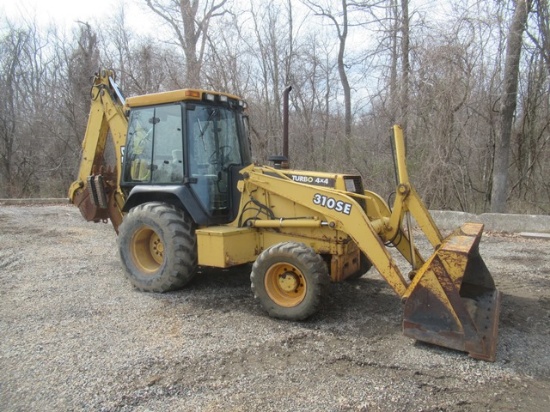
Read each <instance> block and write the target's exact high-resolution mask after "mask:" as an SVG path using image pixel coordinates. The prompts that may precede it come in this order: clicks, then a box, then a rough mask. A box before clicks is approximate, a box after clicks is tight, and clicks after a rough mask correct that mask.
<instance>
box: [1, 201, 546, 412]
mask: <svg viewBox="0 0 550 412" xmlns="http://www.w3.org/2000/svg"><path fill="white" fill-rule="evenodd" d="M0 241H1V244H2V248H1V249H0V280H1V282H2V287H1V288H0V336H1V340H0V411H88V410H92V411H168V410H171V411H177V410H180V411H187V410H189V411H220V410H223V411H379V410H383V411H392V410H395V411H404V410H407V411H480V410H489V411H507V410H509V411H512V410H513V411H517V410H521V411H540V410H548V408H549V406H548V405H549V402H550V354H549V353H548V342H549V340H550V327H549V326H550V287H549V286H550V257H549V255H548V245H549V241H548V240H536V239H524V238H521V237H519V236H504V235H497V234H486V235H485V236H484V238H483V241H482V244H481V254H482V256H483V257H484V259H485V261H486V263H487V266H488V267H489V269H490V270H491V272H492V274H493V277H494V278H495V281H496V283H497V285H498V288H499V289H500V290H501V291H502V292H503V302H502V313H501V320H500V335H499V343H498V352H497V361H496V362H495V363H488V362H483V361H477V360H474V359H471V358H469V357H468V356H467V355H465V354H463V353H460V352H455V351H451V350H446V349H443V348H439V347H435V346H431V345H427V344H422V343H418V342H415V341H413V340H411V339H409V338H406V337H404V336H402V334H401V316H402V314H401V310H402V305H401V303H400V301H399V299H398V297H397V296H396V295H395V294H394V293H393V292H392V290H391V289H390V288H389V287H388V286H387V285H386V283H385V282H384V281H383V280H382V278H381V277H380V276H379V275H378V274H377V272H376V271H375V270H372V271H371V272H372V273H371V272H369V273H368V274H367V275H366V276H364V277H363V278H361V279H360V280H358V281H354V282H344V283H340V284H334V285H332V286H331V293H330V296H329V298H328V300H327V301H326V304H325V305H324V307H323V308H322V310H321V311H320V312H319V313H318V314H317V315H315V316H314V317H313V318H312V319H310V320H309V321H306V322H302V323H298V322H285V321H280V320H275V319H271V318H269V317H267V316H266V315H265V314H264V313H263V311H262V310H261V308H260V306H259V304H258V303H257V302H255V301H254V299H253V297H252V294H251V291H250V286H249V268H248V267H246V268H240V269H238V270H231V271H220V270H209V271H204V272H203V273H201V274H200V275H199V276H198V277H197V278H196V279H195V280H194V281H193V282H192V283H191V284H190V285H189V286H188V287H187V288H186V289H184V290H182V291H179V292H175V293H169V294H147V293H141V292H137V291H135V290H134V289H133V288H132V287H131V286H130V285H129V283H128V282H127V281H126V280H125V278H124V276H123V274H122V269H121V268H120V264H119V261H118V256H117V252H116V238H115V234H114V232H113V230H112V229H111V226H110V225H104V224H93V223H86V222H84V221H83V220H82V219H81V217H80V214H79V212H78V210H77V209H76V208H73V207H70V206H59V205H57V206H28V207H25V206H4V207H0Z"/></svg>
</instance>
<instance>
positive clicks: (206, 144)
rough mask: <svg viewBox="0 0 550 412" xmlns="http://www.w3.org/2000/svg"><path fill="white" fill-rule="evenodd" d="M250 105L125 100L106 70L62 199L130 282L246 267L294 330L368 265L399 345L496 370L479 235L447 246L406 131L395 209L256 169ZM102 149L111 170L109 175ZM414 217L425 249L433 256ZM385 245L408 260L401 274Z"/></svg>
mask: <svg viewBox="0 0 550 412" xmlns="http://www.w3.org/2000/svg"><path fill="white" fill-rule="evenodd" d="M245 108H246V103H245V102H244V101H243V100H241V99H240V98H239V97H237V96H233V95H229V94H225V93H217V92H211V91H205V90H196V89H184V90H176V91H171V92H165V93H155V94H149V95H143V96H136V97H131V98H128V99H125V98H124V97H123V95H122V93H121V92H120V90H119V88H118V86H117V85H116V83H115V81H114V73H113V72H112V71H110V70H102V71H100V72H99V73H97V74H96V75H95V78H94V81H93V85H92V89H91V110H90V115H89V120H88V126H87V130H86V135H85V137H84V140H83V144H82V149H83V151H82V161H81V165H80V171H79V175H78V179H77V180H76V181H75V182H74V183H73V184H72V185H71V187H70V189H69V198H70V200H71V202H72V203H74V204H75V205H77V206H78V207H79V209H80V211H81V213H82V215H83V216H84V218H85V219H86V220H88V221H94V222H99V221H106V220H107V219H110V221H111V223H112V225H113V227H114V229H115V230H116V231H117V233H118V249H119V254H120V258H121V261H122V266H123V268H124V271H125V274H126V276H127V277H128V279H129V281H130V282H131V283H132V284H133V285H134V286H135V287H136V288H138V289H140V290H143V291H154V292H165V291H169V290H174V289H178V288H181V287H183V286H184V285H185V284H187V283H188V282H189V281H190V280H191V279H192V278H193V276H194V275H195V273H196V272H197V267H198V266H210V267H217V268H227V267H232V266H236V265H243V264H247V263H253V265H252V272H251V276H250V278H251V284H252V290H253V293H254V295H255V297H256V298H257V299H258V300H259V302H260V304H261V305H262V306H263V308H264V309H265V310H266V312H267V313H269V315H271V316H274V317H277V318H282V319H289V320H301V319H305V318H307V317H308V316H310V315H312V314H313V313H315V311H316V310H317V309H318V308H319V305H320V304H321V303H322V302H323V300H324V297H325V293H326V291H327V287H328V286H329V284H330V282H331V281H332V282H339V281H343V280H346V279H352V278H357V277H360V276H362V275H363V274H364V273H365V272H366V271H367V270H368V269H369V268H370V267H371V266H374V267H375V268H376V270H377V271H378V272H380V275H381V276H382V277H383V278H384V279H385V280H386V281H387V283H388V284H389V285H390V286H391V288H392V289H393V290H394V291H395V293H396V294H397V295H398V296H399V297H401V299H402V301H403V303H404V316H403V332H404V334H405V335H406V336H409V337H412V338H414V339H417V340H420V341H424V342H429V343H433V344H436V345H441V346H444V347H448V348H452V349H456V350H459V351H464V352H468V353H469V354H470V356H472V357H474V358H478V359H483V360H489V361H494V359H495V352H496V341H497V331H498V317H499V309H500V294H499V292H498V291H497V290H496V288H495V284H494V282H493V279H492V277H491V274H490V273H489V271H488V270H487V267H486V266H485V264H484V262H483V260H482V258H481V257H480V255H479V251H478V247H479V243H480V239H481V234H482V231H483V226H482V225H480V224H474V223H468V224H465V225H463V226H462V227H461V228H460V229H458V230H456V231H455V232H454V233H453V234H452V235H451V236H449V237H447V238H445V239H444V238H443V237H442V236H441V234H440V231H439V230H438V228H437V226H436V225H435V223H434V221H433V220H432V218H431V216H430V214H429V212H428V210H427V209H426V207H425V206H424V204H423V203H422V201H421V199H420V197H419V196H418V194H417V193H416V191H415V189H414V188H413V186H412V185H411V183H410V181H409V176H408V174H407V168H406V164H405V145H404V137H403V133H402V130H401V128H400V127H399V126H394V130H393V131H394V144H395V158H396V165H397V175H398V180H399V183H398V185H397V189H396V197H395V200H394V202H393V205H392V208H391V209H390V207H389V206H388V204H387V203H386V202H385V201H384V200H383V199H382V198H381V197H380V196H379V195H377V194H375V193H373V192H371V191H369V190H365V188H364V187H363V182H362V179H361V177H360V176H358V175H353V174H338V173H322V172H311V171H301V170H291V169H289V168H288V167H285V166H286V159H285V158H284V157H281V156H279V157H274V158H273V159H272V160H273V162H274V165H273V166H261V165H257V164H253V163H252V162H251V154H250V145H249V140H248V130H247V125H248V122H247V116H246V114H245ZM285 112H288V110H285ZM285 119H288V115H286V116H285ZM109 136H110V137H109ZM109 140H112V144H113V146H114V150H115V155H116V165H115V166H114V167H107V166H105V160H104V154H105V146H106V144H107V143H108V141H109ZM411 216H412V217H413V218H414V220H415V221H416V224H417V225H418V227H419V228H420V230H421V231H422V232H423V233H424V234H425V236H426V238H427V239H428V240H429V242H430V243H431V245H432V246H433V254H432V255H431V256H429V257H427V258H424V257H423V256H422V255H421V253H420V252H419V250H418V249H417V248H416V247H415V244H414V242H413V236H412V234H413V232H412V230H411V226H412V225H411ZM404 221H405V223H406V224H404ZM388 246H394V247H395V248H396V249H397V250H398V251H399V252H400V253H401V254H402V255H403V256H404V258H405V259H406V260H407V261H408V262H409V263H410V265H411V267H412V271H411V273H410V275H409V276H404V275H403V274H402V272H401V271H400V269H399V267H398V266H397V264H396V262H395V260H394V259H393V258H392V256H391V255H390V253H389V252H388V249H387V248H388Z"/></svg>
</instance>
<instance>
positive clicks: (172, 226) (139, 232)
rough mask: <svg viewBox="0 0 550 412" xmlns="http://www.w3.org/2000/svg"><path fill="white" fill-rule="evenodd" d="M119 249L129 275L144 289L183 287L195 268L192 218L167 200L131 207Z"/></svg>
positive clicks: (120, 238)
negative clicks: (165, 201) (167, 202)
mask: <svg viewBox="0 0 550 412" xmlns="http://www.w3.org/2000/svg"><path fill="white" fill-rule="evenodd" d="M118 249H119V254H120V259H121V261H122V266H123V268H124V271H125V275H126V277H127V278H128V279H129V280H130V282H131V283H132V285H134V286H135V287H136V288H137V289H139V290H142V291H146V292H168V291H171V290H176V289H180V288H182V287H183V286H185V285H186V284H187V283H189V281H191V279H192V278H193V277H194V275H195V272H196V267H197V252H196V239H195V231H194V225H193V221H192V220H191V218H190V217H189V216H188V215H187V214H186V213H185V212H183V211H182V210H179V209H177V208H176V207H174V206H172V205H169V204H166V203H160V202H150V203H144V204H142V205H139V206H136V207H135V208H133V209H131V210H130V212H129V213H128V215H127V216H126V217H125V218H124V220H123V222H122V224H121V225H120V228H119V234H118Z"/></svg>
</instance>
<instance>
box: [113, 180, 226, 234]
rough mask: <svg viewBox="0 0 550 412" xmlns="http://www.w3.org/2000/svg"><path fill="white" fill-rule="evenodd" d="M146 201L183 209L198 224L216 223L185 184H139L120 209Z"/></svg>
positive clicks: (126, 208)
mask: <svg viewBox="0 0 550 412" xmlns="http://www.w3.org/2000/svg"><path fill="white" fill-rule="evenodd" d="M146 202H165V203H169V204H172V205H174V206H176V207H179V208H181V209H183V210H185V211H186V212H187V213H189V215H190V216H191V218H192V219H193V221H194V222H195V223H196V224H197V225H199V226H208V225H212V224H216V223H218V222H217V221H216V219H214V218H212V217H210V216H208V214H207V213H206V211H205V210H204V209H203V208H202V206H201V204H200V202H199V201H198V199H197V198H196V197H195V195H194V193H193V191H192V190H190V189H189V187H187V186H185V185H184V186H177V185H168V186H167V185H139V186H134V187H133V188H132V189H131V190H130V193H129V194H128V198H127V199H126V203H125V204H124V207H123V209H122V211H123V212H128V211H129V210H130V209H132V208H133V207H136V206H138V205H140V204H142V203H146Z"/></svg>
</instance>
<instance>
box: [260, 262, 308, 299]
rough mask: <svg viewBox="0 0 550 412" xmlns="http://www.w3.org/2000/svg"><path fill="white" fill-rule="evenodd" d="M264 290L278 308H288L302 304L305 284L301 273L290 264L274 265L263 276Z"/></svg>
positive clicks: (305, 288)
mask: <svg viewBox="0 0 550 412" xmlns="http://www.w3.org/2000/svg"><path fill="white" fill-rule="evenodd" d="M265 290H266V292H267V294H268V295H269V297H270V298H271V300H273V302H275V303H276V304H277V305H279V306H283V307H286V308H290V307H293V306H296V305H298V304H300V302H302V301H303V300H304V298H305V296H306V290H307V284H306V279H305V277H304V275H303V273H302V272H301V271H300V269H298V268H297V267H296V266H294V265H292V264H290V263H286V262H283V263H276V264H274V265H273V266H271V267H270V268H269V269H268V270H267V272H266V275H265Z"/></svg>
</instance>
